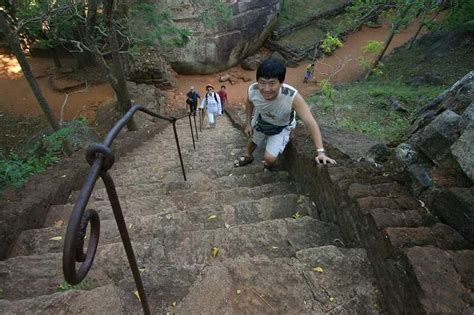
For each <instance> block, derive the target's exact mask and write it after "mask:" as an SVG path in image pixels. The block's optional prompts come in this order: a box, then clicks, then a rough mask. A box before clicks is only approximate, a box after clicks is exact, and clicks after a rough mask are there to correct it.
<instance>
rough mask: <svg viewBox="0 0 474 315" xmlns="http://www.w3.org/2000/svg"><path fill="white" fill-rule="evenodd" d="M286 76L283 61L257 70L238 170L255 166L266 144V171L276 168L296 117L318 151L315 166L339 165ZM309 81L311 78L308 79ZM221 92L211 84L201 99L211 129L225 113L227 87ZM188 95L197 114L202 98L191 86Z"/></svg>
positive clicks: (248, 98)
mask: <svg viewBox="0 0 474 315" xmlns="http://www.w3.org/2000/svg"><path fill="white" fill-rule="evenodd" d="M313 69H314V64H313V65H312V67H311V69H309V70H310V71H308V72H309V73H311V74H312V71H311V70H313ZM285 76H286V66H285V65H284V64H283V63H282V62H281V61H280V60H277V59H267V60H265V61H264V62H263V63H262V64H260V66H259V67H258V69H257V75H256V79H257V82H256V83H253V84H251V85H250V86H249V88H248V91H247V96H246V100H245V113H246V121H245V133H246V135H247V136H248V141H247V146H246V150H245V155H243V156H241V157H239V158H238V159H237V160H235V161H234V166H235V167H242V166H245V165H248V164H250V163H252V162H253V160H254V156H253V153H254V151H255V149H256V148H257V147H258V146H261V145H264V146H265V153H264V156H263V161H262V162H263V166H264V169H265V170H269V171H272V170H275V169H277V168H278V167H277V159H278V156H279V155H280V154H281V153H283V151H284V149H285V147H286V145H287V144H288V142H289V140H290V133H291V130H292V129H294V128H295V127H296V115H298V116H299V118H300V119H301V120H302V121H303V123H304V124H305V126H306V127H307V129H308V130H309V133H310V137H311V139H312V140H313V144H314V146H315V148H316V152H317V155H316V156H315V158H314V159H315V161H316V163H318V164H325V165H326V164H336V161H335V160H334V159H332V158H330V157H329V156H327V155H326V151H325V149H324V147H323V139H322V135H321V130H320V128H319V125H318V123H317V121H316V120H315V118H314V117H313V114H312V113H311V111H310V109H309V107H308V104H307V103H306V101H305V100H304V98H303V97H302V96H301V94H299V93H298V91H297V90H296V89H295V88H294V87H293V86H291V85H288V84H286V83H284V81H285ZM305 78H306V75H305ZM309 78H310V76H309V77H308V78H307V79H309ZM221 91H224V93H223V94H222V95H219V94H218V93H216V92H214V87H213V86H212V85H211V84H208V85H206V94H205V96H204V97H203V98H202V100H201V106H200V108H202V109H205V110H206V111H207V114H208V120H209V125H210V127H211V128H212V127H215V125H216V118H217V116H220V115H221V114H222V113H223V106H222V104H226V103H227V93H225V86H222V87H221ZM187 95H188V98H192V99H193V100H194V102H193V103H192V104H194V105H191V109H190V110H191V112H193V113H195V111H196V106H197V100H198V99H200V98H201V97H200V95H199V94H198V93H197V92H195V91H194V87H191V90H190V91H189V92H188V94H187ZM221 100H224V101H221ZM193 106H194V107H193Z"/></svg>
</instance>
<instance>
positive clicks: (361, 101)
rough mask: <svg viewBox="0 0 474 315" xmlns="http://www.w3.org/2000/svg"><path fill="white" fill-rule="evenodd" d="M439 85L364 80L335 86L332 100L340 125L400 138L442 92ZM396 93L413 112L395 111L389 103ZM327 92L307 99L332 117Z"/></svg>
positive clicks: (323, 115) (316, 109) (327, 117)
mask: <svg viewBox="0 0 474 315" xmlns="http://www.w3.org/2000/svg"><path fill="white" fill-rule="evenodd" d="M442 90H443V88H440V87H436V88H433V87H418V88H413V87H410V86H407V85H404V84H400V83H397V82H381V83H379V82H371V81H369V82H364V83H358V84H353V85H350V86H347V87H345V88H343V89H338V90H334V94H333V100H334V104H335V106H337V108H338V113H337V116H338V120H337V122H336V123H337V125H338V126H340V127H342V128H345V129H348V130H352V131H357V132H361V133H364V134H367V135H371V136H374V137H378V138H382V139H386V140H389V141H391V140H397V139H399V138H400V137H401V136H402V135H403V133H404V131H405V130H406V128H407V127H408V126H409V124H410V120H411V119H412V117H411V115H412V114H414V113H416V112H417V111H418V110H419V109H420V108H421V107H423V106H425V105H426V104H428V102H429V101H431V100H432V99H433V98H434V97H436V96H437V95H439V93H441V92H442ZM390 96H395V97H396V98H397V99H398V100H400V101H401V102H403V103H404V104H405V105H406V108H407V109H408V110H409V112H410V114H408V115H402V114H400V113H398V112H396V111H394V110H393V109H392V108H391V106H390V104H389V101H388V99H389V97H390ZM325 99H326V95H324V93H321V94H319V95H314V96H312V97H310V98H309V100H308V102H309V103H313V104H319V105H320V106H314V107H313V111H314V112H315V116H316V117H321V118H322V119H323V120H329V121H331V120H333V116H334V115H333V114H330V113H328V109H327V108H325V106H326V105H325V104H324V102H325Z"/></svg>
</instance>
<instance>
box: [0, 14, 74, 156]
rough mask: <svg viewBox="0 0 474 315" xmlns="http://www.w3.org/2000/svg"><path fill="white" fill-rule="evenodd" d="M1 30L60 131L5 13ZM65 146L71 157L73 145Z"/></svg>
mask: <svg viewBox="0 0 474 315" xmlns="http://www.w3.org/2000/svg"><path fill="white" fill-rule="evenodd" d="M0 29H1V30H2V32H3V33H5V34H6V35H7V37H8V42H9V44H10V47H11V49H12V51H13V54H14V55H15V57H16V59H17V60H18V63H19V64H20V66H21V70H22V71H23V75H24V76H25V79H26V81H27V82H28V84H29V85H30V87H31V90H32V91H33V94H34V95H35V97H36V100H37V101H38V103H39V105H40V107H41V110H42V111H43V114H44V115H45V116H46V119H47V120H48V122H49V124H50V125H51V127H52V128H53V130H54V131H58V130H59V129H61V127H60V126H59V123H58V121H57V120H56V118H55V117H54V114H53V111H52V110H51V107H49V104H48V101H47V100H46V98H45V97H44V95H43V92H42V91H41V87H40V85H39V84H38V81H36V78H35V76H34V74H33V71H32V70H31V67H30V64H29V63H28V60H26V57H25V54H24V53H23V50H22V49H21V44H20V40H19V39H18V35H17V34H16V33H15V32H12V29H11V27H10V24H9V23H8V21H7V19H6V18H5V16H4V15H3V13H0ZM63 144H64V152H65V153H66V154H67V155H71V154H72V152H73V149H72V147H71V145H70V144H69V142H68V141H67V140H65V141H64V142H63Z"/></svg>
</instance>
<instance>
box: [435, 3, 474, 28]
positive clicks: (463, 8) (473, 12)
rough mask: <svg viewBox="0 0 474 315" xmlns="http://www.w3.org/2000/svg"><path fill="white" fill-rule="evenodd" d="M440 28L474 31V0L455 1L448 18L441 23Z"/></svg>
mask: <svg viewBox="0 0 474 315" xmlns="http://www.w3.org/2000/svg"><path fill="white" fill-rule="evenodd" d="M440 27H447V28H449V29H456V28H463V29H465V30H466V31H471V32H472V31H474V0H454V1H453V5H452V7H451V8H450V11H449V15H448V17H447V18H446V19H445V20H443V21H441V23H440Z"/></svg>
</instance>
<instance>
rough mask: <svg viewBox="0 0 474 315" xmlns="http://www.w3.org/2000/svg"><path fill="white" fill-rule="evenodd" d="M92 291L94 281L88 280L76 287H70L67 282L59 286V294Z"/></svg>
mask: <svg viewBox="0 0 474 315" xmlns="http://www.w3.org/2000/svg"><path fill="white" fill-rule="evenodd" d="M90 289H92V281H91V280H89V279H88V278H86V279H84V280H82V281H81V282H79V283H78V284H76V285H70V284H69V283H67V282H66V281H63V282H62V283H60V284H59V286H58V289H57V291H58V292H65V291H70V290H90Z"/></svg>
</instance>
